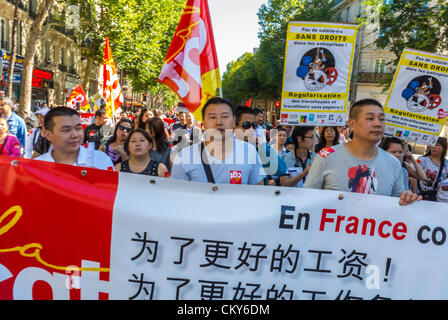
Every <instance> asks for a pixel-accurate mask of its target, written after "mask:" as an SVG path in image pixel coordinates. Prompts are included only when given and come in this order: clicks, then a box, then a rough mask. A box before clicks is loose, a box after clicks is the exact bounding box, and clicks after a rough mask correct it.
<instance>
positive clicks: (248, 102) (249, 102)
mask: <svg viewBox="0 0 448 320" xmlns="http://www.w3.org/2000/svg"><path fill="white" fill-rule="evenodd" d="M251 103H252V98H250V99H249V100H247V102H246V104H245V106H246V107H249V108H250V105H251Z"/></svg>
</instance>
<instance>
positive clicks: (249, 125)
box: [241, 121, 257, 129]
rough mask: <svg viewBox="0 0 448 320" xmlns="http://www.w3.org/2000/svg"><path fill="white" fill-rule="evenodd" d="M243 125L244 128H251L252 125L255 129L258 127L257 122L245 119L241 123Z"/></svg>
mask: <svg viewBox="0 0 448 320" xmlns="http://www.w3.org/2000/svg"><path fill="white" fill-rule="evenodd" d="M241 127H243V129H249V128H250V127H252V128H254V129H255V128H256V127H257V123H256V122H249V121H244V122H243V124H242V125H241Z"/></svg>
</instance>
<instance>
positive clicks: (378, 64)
mask: <svg viewBox="0 0 448 320" xmlns="http://www.w3.org/2000/svg"><path fill="white" fill-rule="evenodd" d="M373 72H375V73H386V72H387V69H386V60H385V59H376V60H375V68H374V70H373Z"/></svg>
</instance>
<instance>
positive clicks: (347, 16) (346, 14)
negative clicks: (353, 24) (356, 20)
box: [345, 7, 350, 22]
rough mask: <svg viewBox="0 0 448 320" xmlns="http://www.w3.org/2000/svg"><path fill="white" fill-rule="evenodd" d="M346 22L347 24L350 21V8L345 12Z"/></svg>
mask: <svg viewBox="0 0 448 320" xmlns="http://www.w3.org/2000/svg"><path fill="white" fill-rule="evenodd" d="M345 21H346V22H349V21H350V7H348V8H347V10H346V11H345Z"/></svg>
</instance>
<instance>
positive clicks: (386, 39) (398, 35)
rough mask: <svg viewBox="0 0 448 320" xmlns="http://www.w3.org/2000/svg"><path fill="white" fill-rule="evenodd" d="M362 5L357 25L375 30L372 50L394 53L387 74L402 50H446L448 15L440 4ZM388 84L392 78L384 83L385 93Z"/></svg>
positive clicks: (396, 1)
mask: <svg viewBox="0 0 448 320" xmlns="http://www.w3.org/2000/svg"><path fill="white" fill-rule="evenodd" d="M364 5H365V6H366V8H367V10H366V11H365V13H363V15H362V16H361V18H360V22H361V23H362V25H363V26H368V25H370V26H374V27H373V28H371V30H372V31H371V32H374V33H375V34H377V35H378V36H377V37H376V40H375V41H374V42H373V43H372V44H370V45H371V46H373V47H376V48H379V49H387V50H389V51H391V52H393V53H394V56H395V58H394V59H393V60H392V61H389V63H388V67H389V69H390V70H394V69H395V68H396V66H397V65H398V62H399V60H400V56H401V53H402V52H403V49H405V48H410V49H417V50H423V51H428V52H436V51H438V50H442V51H443V48H444V47H446V44H447V42H446V37H444V35H446V30H447V26H448V13H447V10H446V4H445V5H443V4H442V1H440V3H434V2H433V1H431V0H393V1H391V2H390V3H389V2H387V3H386V2H385V1H384V0H367V1H365V3H364ZM391 81H392V74H391V75H390V77H389V78H386V79H385V81H384V83H383V84H385V85H386V89H387V88H388V87H389V86H390V82H391Z"/></svg>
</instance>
